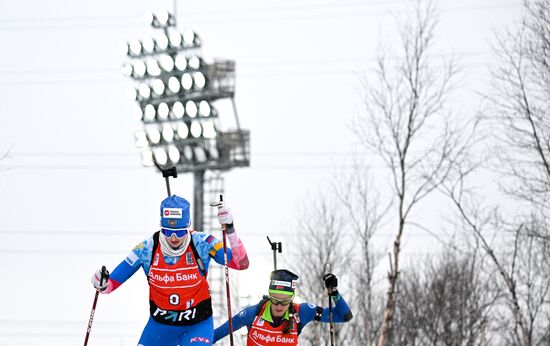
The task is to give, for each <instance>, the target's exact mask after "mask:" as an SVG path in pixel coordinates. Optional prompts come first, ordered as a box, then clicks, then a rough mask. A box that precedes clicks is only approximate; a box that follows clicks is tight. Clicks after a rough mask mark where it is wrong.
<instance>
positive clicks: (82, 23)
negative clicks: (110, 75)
mask: <svg viewBox="0 0 550 346" xmlns="http://www.w3.org/2000/svg"><path fill="white" fill-rule="evenodd" d="M349 5H350V6H339V8H341V7H355V8H357V7H358V5H360V4H359V3H357V4H349ZM334 6H337V5H336V4H334ZM519 8H521V4H518V3H507V4H498V5H470V6H454V7H449V8H441V12H442V14H445V13H453V12H464V11H470V12H473V11H476V10H482V11H483V10H504V9H519ZM314 10H323V8H322V7H321V8H320V7H319V6H317V5H311V6H308V7H307V8H304V13H308V14H306V15H302V14H301V13H298V15H289V12H290V11H286V10H285V11H284V12H286V13H283V14H282V15H280V16H270V17H261V16H258V15H254V16H253V17H241V18H235V16H228V15H227V13H228V11H227V10H220V13H221V14H223V16H222V17H219V18H215V17H213V16H212V14H209V13H207V12H205V14H204V16H205V18H208V19H206V20H199V21H198V22H199V23H200V24H223V23H238V24H244V23H250V22H268V21H280V22H282V21H296V20H315V19H324V18H330V19H331V20H335V19H340V20H342V19H350V18H364V17H372V16H388V15H392V14H397V13H402V12H405V11H403V10H400V11H394V12H390V11H389V10H383V11H377V12H366V13H357V11H352V12H350V13H339V14H334V13H317V14H311V12H312V11H314ZM255 12H262V13H268V14H271V13H272V12H273V11H272V10H271V9H269V8H265V9H259V10H257V11H255ZM275 12H276V11H275ZM240 13H245V14H246V11H242V10H241V11H240ZM237 14H238V13H237ZM252 14H255V13H254V12H252ZM99 20H101V21H99ZM41 21H42V22H54V23H55V24H50V25H41V24H40V22H41ZM59 21H75V22H76V23H73V24H72V25H63V24H62V23H59ZM93 21H98V22H96V23H93ZM125 21H128V22H125ZM90 22H91V23H90ZM137 22H138V20H137V18H136V19H130V17H126V16H124V17H122V16H120V17H118V16H116V15H115V16H111V17H107V18H105V17H78V18H76V17H74V18H57V19H54V18H51V19H49V18H48V19H36V18H35V19H34V20H33V19H31V18H22V19H17V20H16V19H14V20H11V21H4V22H3V23H2V22H0V31H9V30H25V29H26V30H44V29H70V28H73V29H74V28H89V29H95V28H98V27H101V28H115V27H118V28H121V27H127V26H128V25H129V24H131V25H134V24H137ZM20 23H24V24H20ZM27 23H29V24H27ZM37 23H38V25H36V24H37ZM105 23H108V24H109V25H108V26H107V25H105ZM2 25H3V26H2Z"/></svg>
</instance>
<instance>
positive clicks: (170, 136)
mask: <svg viewBox="0 0 550 346" xmlns="http://www.w3.org/2000/svg"><path fill="white" fill-rule="evenodd" d="M162 138H163V139H164V140H165V141H166V142H169V143H170V142H172V141H173V140H174V129H173V128H172V125H170V124H164V126H163V127H162Z"/></svg>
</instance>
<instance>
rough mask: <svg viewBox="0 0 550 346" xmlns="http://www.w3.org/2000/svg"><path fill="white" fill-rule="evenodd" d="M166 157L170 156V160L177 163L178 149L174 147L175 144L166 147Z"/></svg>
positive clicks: (178, 158) (178, 157)
mask: <svg viewBox="0 0 550 346" xmlns="http://www.w3.org/2000/svg"><path fill="white" fill-rule="evenodd" d="M168 157H169V158H170V161H172V163H178V162H179V160H180V157H181V155H180V151H179V150H178V148H176V146H175V145H170V146H169V147H168Z"/></svg>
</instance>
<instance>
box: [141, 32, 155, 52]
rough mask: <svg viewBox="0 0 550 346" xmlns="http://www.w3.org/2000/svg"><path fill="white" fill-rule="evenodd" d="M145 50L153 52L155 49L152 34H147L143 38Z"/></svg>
mask: <svg viewBox="0 0 550 346" xmlns="http://www.w3.org/2000/svg"><path fill="white" fill-rule="evenodd" d="M142 46H143V50H144V51H145V52H146V53H149V54H150V53H153V52H154V51H155V41H154V40H153V38H152V37H151V36H147V37H145V38H144V39H143V42H142Z"/></svg>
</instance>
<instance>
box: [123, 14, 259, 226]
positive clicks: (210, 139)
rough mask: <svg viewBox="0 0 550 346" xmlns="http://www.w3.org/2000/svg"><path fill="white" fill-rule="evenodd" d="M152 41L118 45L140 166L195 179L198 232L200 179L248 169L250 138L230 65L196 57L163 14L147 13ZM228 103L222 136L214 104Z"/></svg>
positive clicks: (196, 50) (192, 40)
mask: <svg viewBox="0 0 550 346" xmlns="http://www.w3.org/2000/svg"><path fill="white" fill-rule="evenodd" d="M144 20H145V21H146V22H147V24H148V25H150V26H151V27H152V28H153V29H154V34H153V35H151V36H147V37H144V38H142V39H133V40H130V41H127V42H122V43H121V47H120V50H121V53H122V54H123V55H124V56H126V57H127V61H126V62H124V64H123V66H122V71H123V73H124V74H125V75H126V76H128V77H131V78H132V79H133V80H134V82H135V85H134V86H133V87H132V89H131V93H132V98H133V99H134V100H135V101H136V104H135V109H134V110H133V113H134V114H135V115H136V117H137V118H138V119H140V120H141V122H142V124H143V129H142V130H140V131H138V132H136V133H135V140H136V146H137V147H138V148H140V149H141V161H142V164H143V165H144V166H151V167H154V166H156V165H155V163H156V164H158V166H159V167H161V169H165V168H169V167H175V168H176V170H177V172H178V173H193V175H194V196H193V198H194V208H193V220H194V221H193V224H194V227H195V229H196V230H199V231H200V230H202V227H203V225H204V222H203V220H204V205H205V201H204V175H205V172H206V171H207V170H212V171H217V172H222V171H227V170H230V169H231V168H234V167H245V166H249V164H250V161H249V153H250V150H249V146H250V145H249V144H250V132H249V131H246V130H242V129H241V127H240V123H239V119H238V115H237V111H236V106H235V100H234V95H235V62H234V61H231V60H214V61H213V62H211V63H207V62H206V61H204V59H203V58H202V56H201V39H200V37H199V36H198V35H197V34H196V33H195V32H194V31H193V30H191V29H185V30H183V31H182V32H180V31H178V29H177V28H176V24H175V19H174V17H173V16H172V14H171V13H169V12H168V11H167V10H161V11H159V12H158V13H156V14H153V13H146V14H145V15H144ZM220 99H230V100H231V102H232V105H233V107H232V111H233V114H234V117H235V124H236V129H234V130H228V131H225V132H221V131H220V129H221V126H220V117H219V114H218V111H217V110H216V108H215V107H214V102H215V101H217V100H220Z"/></svg>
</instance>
